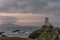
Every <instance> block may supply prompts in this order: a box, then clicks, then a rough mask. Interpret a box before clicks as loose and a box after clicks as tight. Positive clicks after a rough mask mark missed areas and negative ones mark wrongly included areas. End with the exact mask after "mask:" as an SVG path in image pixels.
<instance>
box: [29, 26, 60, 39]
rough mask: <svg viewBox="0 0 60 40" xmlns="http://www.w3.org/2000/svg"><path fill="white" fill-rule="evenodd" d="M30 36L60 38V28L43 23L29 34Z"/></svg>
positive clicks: (33, 37) (35, 37)
mask: <svg viewBox="0 0 60 40" xmlns="http://www.w3.org/2000/svg"><path fill="white" fill-rule="evenodd" d="M29 38H32V39H37V40H60V30H59V28H57V27H53V26H47V25H43V26H42V28H41V29H37V30H36V31H34V32H33V33H31V34H30V35H29Z"/></svg>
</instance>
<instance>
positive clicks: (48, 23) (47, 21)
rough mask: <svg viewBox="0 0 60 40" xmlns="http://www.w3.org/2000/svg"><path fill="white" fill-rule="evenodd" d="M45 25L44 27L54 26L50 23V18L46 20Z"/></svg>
mask: <svg viewBox="0 0 60 40" xmlns="http://www.w3.org/2000/svg"><path fill="white" fill-rule="evenodd" d="M44 23H45V24H44V25H47V26H52V24H51V23H50V22H49V18H48V17H46V18H45V21H44Z"/></svg>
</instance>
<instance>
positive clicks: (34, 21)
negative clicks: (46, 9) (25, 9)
mask: <svg viewBox="0 0 60 40" xmlns="http://www.w3.org/2000/svg"><path fill="white" fill-rule="evenodd" d="M16 22H43V20H17V21H16Z"/></svg>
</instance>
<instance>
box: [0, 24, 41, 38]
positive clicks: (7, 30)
mask: <svg viewBox="0 0 60 40" xmlns="http://www.w3.org/2000/svg"><path fill="white" fill-rule="evenodd" d="M38 28H40V26H36V27H34V26H19V25H15V24H3V25H1V26H0V32H4V33H2V35H6V36H7V37H24V38H27V37H28V36H29V35H30V34H31V33H32V32H33V31H35V30H36V29H38ZM14 30H20V31H18V32H15V33H12V31H14Z"/></svg>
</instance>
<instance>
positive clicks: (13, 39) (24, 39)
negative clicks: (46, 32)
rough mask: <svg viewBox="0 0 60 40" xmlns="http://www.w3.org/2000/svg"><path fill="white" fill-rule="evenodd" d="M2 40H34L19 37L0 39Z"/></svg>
mask: <svg viewBox="0 0 60 40" xmlns="http://www.w3.org/2000/svg"><path fill="white" fill-rule="evenodd" d="M0 40H34V39H30V38H18V37H0Z"/></svg>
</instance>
